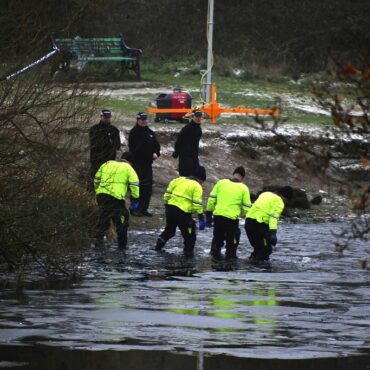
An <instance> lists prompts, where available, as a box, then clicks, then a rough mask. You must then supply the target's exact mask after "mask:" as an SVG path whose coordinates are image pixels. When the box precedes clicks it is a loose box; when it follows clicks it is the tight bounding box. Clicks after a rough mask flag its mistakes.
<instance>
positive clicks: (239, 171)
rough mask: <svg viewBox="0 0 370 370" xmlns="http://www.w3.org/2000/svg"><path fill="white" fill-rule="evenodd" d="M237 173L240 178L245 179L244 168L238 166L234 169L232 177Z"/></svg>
mask: <svg viewBox="0 0 370 370" xmlns="http://www.w3.org/2000/svg"><path fill="white" fill-rule="evenodd" d="M236 173H238V174H239V175H240V176H241V177H245V168H244V167H243V166H238V167H236V168H235V170H234V172H233V175H234V174H236Z"/></svg>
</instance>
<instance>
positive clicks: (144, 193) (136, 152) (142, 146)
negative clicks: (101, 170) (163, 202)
mask: <svg viewBox="0 0 370 370" xmlns="http://www.w3.org/2000/svg"><path fill="white" fill-rule="evenodd" d="M128 146H129V150H130V152H131V153H132V155H133V161H132V165H133V167H134V169H135V171H136V173H137V174H138V176H139V181H140V199H139V207H138V209H137V210H133V209H131V210H130V211H131V214H132V215H133V216H139V217H140V216H148V217H151V216H152V214H151V213H150V212H149V211H148V207H149V203H150V198H151V195H152V186H153V169H152V165H153V161H155V160H156V159H157V158H158V157H159V156H160V155H161V152H160V150H161V147H160V145H159V142H158V140H157V138H156V136H155V133H154V131H153V130H151V129H150V128H149V127H148V115H147V114H146V113H145V112H139V113H138V114H137V115H136V125H135V126H134V127H133V128H132V129H131V130H130V133H129V137H128Z"/></svg>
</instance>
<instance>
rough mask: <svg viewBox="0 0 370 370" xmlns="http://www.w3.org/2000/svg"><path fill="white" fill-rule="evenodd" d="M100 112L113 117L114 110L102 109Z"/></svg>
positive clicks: (107, 116) (104, 115)
mask: <svg viewBox="0 0 370 370" xmlns="http://www.w3.org/2000/svg"><path fill="white" fill-rule="evenodd" d="M100 114H101V115H102V116H103V117H105V118H110V117H112V112H111V111H110V110H109V109H102V111H101V113H100Z"/></svg>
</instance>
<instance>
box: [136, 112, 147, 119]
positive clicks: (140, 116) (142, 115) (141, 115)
mask: <svg viewBox="0 0 370 370" xmlns="http://www.w3.org/2000/svg"><path fill="white" fill-rule="evenodd" d="M136 119H142V120H145V119H148V115H147V114H146V113H145V112H139V113H138V114H137V115H136Z"/></svg>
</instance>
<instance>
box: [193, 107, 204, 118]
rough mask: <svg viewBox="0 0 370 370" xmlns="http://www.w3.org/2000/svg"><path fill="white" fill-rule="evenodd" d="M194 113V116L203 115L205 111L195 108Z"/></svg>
mask: <svg viewBox="0 0 370 370" xmlns="http://www.w3.org/2000/svg"><path fill="white" fill-rule="evenodd" d="M192 115H193V116H194V117H203V112H202V111H201V110H200V109H194V110H193V112H192Z"/></svg>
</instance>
